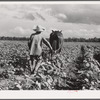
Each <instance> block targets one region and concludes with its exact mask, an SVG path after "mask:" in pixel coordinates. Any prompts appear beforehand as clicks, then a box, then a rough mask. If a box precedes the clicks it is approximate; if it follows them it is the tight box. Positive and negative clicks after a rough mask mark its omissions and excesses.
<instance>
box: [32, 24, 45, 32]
mask: <svg viewBox="0 0 100 100" xmlns="http://www.w3.org/2000/svg"><path fill="white" fill-rule="evenodd" d="M33 30H34V31H36V32H43V31H44V30H45V28H43V27H42V26H40V25H38V26H36V27H35V28H33Z"/></svg>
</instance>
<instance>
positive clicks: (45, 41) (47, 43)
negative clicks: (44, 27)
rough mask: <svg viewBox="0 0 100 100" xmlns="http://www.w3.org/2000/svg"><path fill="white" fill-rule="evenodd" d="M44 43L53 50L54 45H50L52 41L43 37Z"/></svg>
mask: <svg viewBox="0 0 100 100" xmlns="http://www.w3.org/2000/svg"><path fill="white" fill-rule="evenodd" d="M43 43H44V44H45V45H47V46H48V47H49V48H50V50H53V49H52V47H51V45H50V43H49V42H48V41H47V40H46V39H45V38H43Z"/></svg>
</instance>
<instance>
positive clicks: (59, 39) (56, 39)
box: [49, 30, 64, 56]
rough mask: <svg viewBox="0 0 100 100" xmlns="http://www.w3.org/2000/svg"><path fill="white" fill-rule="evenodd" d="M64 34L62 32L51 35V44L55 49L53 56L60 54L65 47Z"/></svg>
mask: <svg viewBox="0 0 100 100" xmlns="http://www.w3.org/2000/svg"><path fill="white" fill-rule="evenodd" d="M63 41H64V38H63V34H62V31H53V30H52V33H51V34H50V38H49V42H50V44H51V46H52V48H53V51H54V53H53V52H52V54H51V56H52V55H53V54H58V53H60V52H61V50H62V47H63Z"/></svg>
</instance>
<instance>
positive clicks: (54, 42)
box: [52, 40, 57, 51]
mask: <svg viewBox="0 0 100 100" xmlns="http://www.w3.org/2000/svg"><path fill="white" fill-rule="evenodd" d="M52 48H53V50H54V51H55V50H56V49H57V41H56V40H54V41H53V43H52Z"/></svg>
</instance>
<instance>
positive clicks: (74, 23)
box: [0, 3, 100, 38]
mask: <svg viewBox="0 0 100 100" xmlns="http://www.w3.org/2000/svg"><path fill="white" fill-rule="evenodd" d="M36 25H41V26H42V27H44V28H45V29H46V30H45V31H44V32H43V33H42V34H43V35H44V36H45V37H49V35H50V33H51V31H52V30H55V29H57V30H62V33H63V35H64V37H65V38H68V37H78V38H80V37H81V38H93V37H98V38H100V4H43V3H42V4H41V3H40V4H34V3H32V4H27V3H26V4H22V3H21V4H18V3H14V4H12V3H11V4H6V3H4V4H0V36H17V37H24V36H25V37H29V36H30V35H31V34H32V33H34V31H33V28H34V27H35V26H36Z"/></svg>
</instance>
